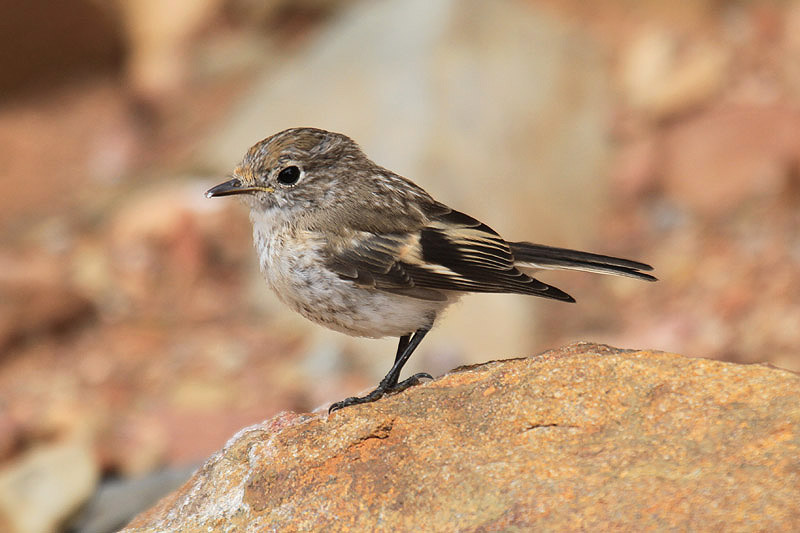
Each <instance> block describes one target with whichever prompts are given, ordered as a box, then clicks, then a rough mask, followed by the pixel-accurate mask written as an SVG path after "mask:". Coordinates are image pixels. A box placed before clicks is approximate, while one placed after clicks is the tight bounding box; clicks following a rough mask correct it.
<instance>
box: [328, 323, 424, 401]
mask: <svg viewBox="0 0 800 533" xmlns="http://www.w3.org/2000/svg"><path fill="white" fill-rule="evenodd" d="M426 333H428V330H427V329H418V330H417V331H416V332H415V333H414V335H413V336H411V335H403V336H402V337H400V342H399V343H398V344H397V355H396V356H395V359H394V364H393V365H392V368H391V370H389V372H388V373H387V374H386V376H384V378H383V379H382V380H381V382H380V383H379V384H378V387H377V388H376V389H375V390H373V391H372V392H370V393H369V394H367V395H366V396H351V397H350V398H345V399H344V400H342V401H340V402H336V403H334V404H333V405H331V406H330V408H329V409H328V413H332V412H334V411H338V410H339V409H341V408H343V407H348V406H350V405H356V404H359V403H369V402H374V401H375V400H378V399H380V398H382V397H383V396H384V395H386V394H388V393H390V392H391V393H396V392H401V391H404V390H406V389H407V388H409V387H412V386H414V385H417V384H418V383H419V381H420V380H421V379H422V378H428V379H433V377H432V376H431V375H430V374H427V373H425V372H420V373H418V374H414V375H413V376H411V377H410V378H408V379H405V380H403V381H400V382H399V383H398V381H399V379H400V371H401V370H403V365H405V364H406V362H407V361H408V358H409V357H411V354H412V353H414V350H416V348H417V346H419V343H420V342H421V341H422V338H423V337H424V336H425V334H426Z"/></svg>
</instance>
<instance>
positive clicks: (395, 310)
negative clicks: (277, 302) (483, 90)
mask: <svg viewBox="0 0 800 533" xmlns="http://www.w3.org/2000/svg"><path fill="white" fill-rule="evenodd" d="M231 194H239V195H243V196H242V197H243V198H244V199H245V202H246V203H247V205H248V206H249V207H250V218H251V220H252V222H253V237H254V241H255V246H256V249H257V251H258V253H259V259H260V264H261V270H262V272H263V274H264V277H265V279H266V281H267V283H268V284H269V285H270V286H271V287H272V289H273V290H274V291H275V292H276V293H277V295H278V297H279V298H280V299H281V300H282V301H283V302H285V303H286V304H287V305H288V306H289V307H291V308H292V309H294V310H295V311H297V312H299V313H301V314H302V315H303V316H305V317H306V318H309V319H310V320H313V321H315V322H317V323H320V324H322V325H324V326H327V327H329V328H332V329H335V330H337V331H341V332H344V333H348V334H350V335H356V336H365V337H385V336H396V337H400V343H399V346H398V351H397V354H396V357H395V364H394V366H393V367H392V369H391V370H390V371H389V373H388V374H387V375H386V377H385V378H384V379H383V380H382V381H381V384H380V385H379V386H378V388H377V389H376V390H375V391H373V392H372V393H370V394H369V395H367V396H364V397H361V398H348V399H346V400H344V401H342V402H338V403H336V404H334V405H333V406H332V407H331V410H335V409H338V408H341V407H344V406H347V405H352V404H355V403H363V402H365V401H373V400H375V399H377V398H380V397H381V396H382V395H383V394H385V393H386V392H393V391H397V390H402V389H404V388H406V387H408V386H410V385H413V384H414V383H417V382H418V380H419V378H420V377H421V376H423V375H416V376H412V377H411V378H409V379H407V380H406V381H404V382H402V383H398V378H399V374H400V370H401V369H402V366H403V365H404V364H405V362H406V361H407V360H408V358H409V357H410V355H411V353H412V352H413V351H414V349H415V348H416V346H417V345H418V344H419V342H420V341H421V340H422V337H424V335H425V334H426V333H427V332H428V330H430V328H431V327H433V324H434V321H435V319H436V317H437V316H438V315H439V313H441V311H442V310H443V309H444V308H445V307H447V306H448V305H450V304H451V303H453V302H454V301H455V300H457V299H458V298H459V297H460V296H461V295H462V294H464V293H468V292H507V293H517V294H530V295H534V296H542V297H545V298H552V299H556V300H562V301H567V302H573V301H574V300H573V299H572V297H571V296H569V295H568V294H567V293H565V292H563V291H561V290H560V289H557V288H555V287H553V286H551V285H548V284H546V283H543V282H541V281H539V280H537V279H535V278H533V277H532V275H531V274H532V273H533V271H535V270H539V269H573V270H585V271H589V272H597V273H603V274H615V275H621V276H629V277H633V278H638V279H643V280H648V281H653V280H655V278H654V277H653V276H651V275H649V274H646V273H644V272H642V271H645V270H651V267H650V266H649V265H646V264H644V263H639V262H636V261H629V260H627V259H620V258H616V257H610V256H604V255H598V254H591V253H587V252H579V251H575V250H567V249H563V248H554V247H550V246H544V245H537V244H532V243H527V242H506V241H505V240H503V238H502V237H500V236H499V235H498V234H497V233H496V232H495V231H494V230H492V229H491V228H490V227H489V226H487V225H486V224H483V223H482V222H480V221H478V220H475V219H474V218H472V217H470V216H468V215H465V214H464V213H460V212H458V211H455V210H453V209H451V208H449V207H447V206H446V205H444V204H442V203H440V202H438V201H436V200H434V199H433V198H432V197H431V196H430V195H429V194H428V193H427V192H425V191H424V190H423V189H422V188H420V187H419V186H417V185H416V184H414V183H413V182H411V181H410V180H408V179H406V178H403V177H402V176H398V175H397V174H394V173H393V172H391V171H389V170H386V169H385V168H382V167H380V166H378V165H376V164H375V163H373V162H372V161H370V160H369V159H368V158H367V157H366V156H365V155H364V153H363V152H362V151H361V149H360V148H359V147H358V145H356V143H355V142H353V141H352V140H351V139H350V138H348V137H346V136H344V135H341V134H338V133H332V132H327V131H324V130H319V129H314V128H296V129H290V130H286V131H283V132H280V133H277V134H275V135H273V136H272V137H268V138H267V139H264V140H263V141H261V142H259V143H258V144H256V145H255V146H253V147H252V148H250V150H248V152H247V154H246V155H245V157H244V159H243V160H242V163H241V164H240V165H239V166H238V167H236V169H235V170H234V172H233V177H232V178H231V179H230V180H229V181H227V182H225V183H222V184H220V185H218V186H216V187H214V188H212V189H210V190H209V191H208V193H207V195H208V196H209V197H212V196H226V195H231ZM412 335H413V336H412ZM424 376H427V375H426V374H424Z"/></svg>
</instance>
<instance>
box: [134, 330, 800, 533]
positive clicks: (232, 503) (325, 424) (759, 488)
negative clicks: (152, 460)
mask: <svg viewBox="0 0 800 533" xmlns="http://www.w3.org/2000/svg"><path fill="white" fill-rule="evenodd" d="M798 390H800V376H798V375H796V374H794V373H791V372H788V371H784V370H780V369H776V368H772V367H767V366H758V365H737V364H732V363H723V362H719V361H712V360H705V359H691V358H686V357H682V356H679V355H674V354H668V353H660V352H650V351H630V350H618V349H615V348H611V347H608V346H602V345H594V344H585V343H579V344H574V345H571V346H566V347H564V348H561V349H559V350H555V351H551V352H547V353H544V354H542V355H539V356H536V357H530V358H526V359H512V360H506V361H494V362H489V363H486V364H482V365H477V366H473V367H466V368H461V369H458V370H456V371H453V372H452V373H450V374H447V375H445V376H444V377H442V378H440V379H437V380H435V381H433V382H431V383H426V384H424V385H421V386H418V387H414V388H412V389H410V390H408V391H406V392H404V393H402V394H399V395H395V396H391V397H388V398H385V399H383V400H381V401H379V402H376V403H372V404H367V405H363V406H355V407H351V408H348V409H345V410H342V411H338V412H336V413H334V414H333V415H331V416H326V415H324V414H295V413H282V414H280V415H278V416H276V417H274V418H272V419H271V420H269V421H266V422H263V423H261V424H258V425H255V426H251V427H248V428H245V429H243V430H242V431H240V432H239V433H238V434H237V435H235V436H234V437H233V438H232V439H231V440H230V441H229V442H228V443H227V444H226V445H225V447H224V448H223V449H222V450H221V451H219V452H218V453H216V454H215V455H213V456H212V457H211V458H210V459H209V460H208V461H207V462H206V464H205V465H204V466H203V467H202V468H201V469H200V470H199V471H198V472H197V473H196V474H195V475H194V476H193V477H192V478H191V479H190V480H189V481H188V482H187V483H186V484H185V485H183V487H181V488H180V489H179V490H178V491H177V492H175V493H173V494H172V495H170V496H168V497H166V498H164V499H163V500H162V501H161V502H160V503H159V504H158V505H156V506H155V507H154V508H152V509H150V510H149V511H146V512H145V513H143V514H141V515H140V516H138V517H137V518H136V519H135V520H134V521H133V522H132V523H131V524H130V525H129V526H128V529H126V530H125V531H129V532H133V531H139V532H143V531H233V530H237V531H288V530H292V531H298V530H300V531H345V530H348V531H375V530H388V529H391V530H393V531H420V530H425V531H507V530H531V529H534V530H548V531H562V530H572V531H574V530H588V531H602V530H611V529H615V530H631V531H641V530H670V529H694V530H711V529H718V528H719V527H720V526H724V528H725V529H731V530H742V529H747V530H770V531H789V530H796V529H797V528H798V527H800V508H798V506H797V502H798V501H800V463H799V462H798V457H800V402H798Z"/></svg>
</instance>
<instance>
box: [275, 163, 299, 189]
mask: <svg viewBox="0 0 800 533" xmlns="http://www.w3.org/2000/svg"><path fill="white" fill-rule="evenodd" d="M299 179H300V169H299V168H297V167H296V166H294V165H292V166H290V167H286V168H284V169H283V170H281V171H280V172H279V173H278V183H280V184H281V185H294V184H295V183H297V180H299Z"/></svg>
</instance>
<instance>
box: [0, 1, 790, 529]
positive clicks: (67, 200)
mask: <svg viewBox="0 0 800 533" xmlns="http://www.w3.org/2000/svg"><path fill="white" fill-rule="evenodd" d="M0 13H2V16H1V17H0V41H2V45H0V531H13V532H17V531H20V532H22V531H24V532H29V531H30V532H34V531H65V530H66V531H98V532H99V531H108V530H112V529H113V528H115V527H118V526H120V525H121V524H122V523H124V522H125V521H126V520H127V519H128V518H129V517H130V514H131V513H135V512H136V511H138V510H139V509H140V508H142V507H147V506H149V505H150V504H151V503H152V502H153V501H154V500H155V499H156V498H158V497H159V495H160V494H162V493H163V492H164V491H167V490H169V489H170V488H171V487H174V486H176V485H177V484H180V483H182V481H183V480H184V479H185V478H186V477H187V476H188V475H189V473H190V472H191V469H192V468H193V467H194V466H196V465H197V464H198V463H199V462H200V461H202V460H203V458H205V457H207V456H208V455H209V454H210V453H212V452H213V451H214V450H216V449H218V448H219V447H220V446H221V445H223V444H224V442H225V441H226V439H228V438H229V437H230V436H232V435H233V434H234V433H235V432H236V431H237V430H238V429H240V428H242V427H244V426H246V425H248V424H252V423H255V422H258V421H260V420H263V419H265V418H268V417H270V416H272V415H273V414H275V413H277V412H278V411H281V410H286V409H291V410H311V409H313V408H315V407H317V406H320V405H322V404H324V403H326V402H330V401H335V400H339V399H341V398H343V397H345V396H348V395H352V394H355V393H357V392H359V391H362V390H365V389H368V388H371V387H372V386H374V384H375V383H376V382H377V380H379V379H380V377H382V376H383V374H384V373H385V372H386V370H388V368H389V366H390V363H391V361H392V356H393V354H394V349H395V343H396V340H394V339H389V340H384V341H374V340H358V339H350V338H348V337H345V336H343V335H340V334H337V333H333V332H327V331H324V330H323V329H322V328H320V327H318V326H315V325H312V324H310V323H307V322H305V321H304V320H303V319H301V318H300V317H298V316H294V315H293V314H292V313H291V312H290V311H288V310H287V309H286V308H284V307H283V306H282V305H281V304H279V303H278V302H277V301H276V300H275V298H274V297H273V296H272V294H271V293H270V292H269V290H268V289H267V287H266V285H265V284H264V283H263V281H262V280H261V277H260V274H259V273H258V270H257V262H256V258H255V253H254V251H253V249H252V244H251V240H250V231H251V230H250V225H249V222H248V219H247V212H246V209H245V208H244V207H243V206H242V205H240V204H239V203H238V202H237V201H235V200H232V199H214V200H208V199H206V198H204V196H203V192H204V191H205V190H206V189H207V188H208V187H210V186H212V185H215V184H216V183H219V182H220V181H223V180H224V179H226V175H227V173H228V172H230V170H231V169H232V168H233V167H234V166H235V164H236V163H237V161H238V160H239V158H240V157H241V156H242V155H243V154H244V152H245V151H246V150H247V148H248V147H249V146H250V145H252V144H254V143H255V142H257V141H258V140H260V139H262V138H264V137H266V136H268V135H271V134H273V133H275V132H277V131H279V130H281V129H284V128H287V127H292V126H316V127H321V128H324V129H330V130H334V131H340V132H342V133H345V134H347V135H349V136H351V137H353V138H354V139H355V140H356V141H357V142H359V143H360V144H361V146H362V147H363V148H364V150H365V151H366V153H367V154H368V155H369V156H370V157H371V158H372V159H373V160H375V161H376V162H377V163H379V164H381V165H383V166H386V167H388V168H390V169H392V170H394V171H396V172H398V173H400V174H403V175H405V176H407V177H410V178H412V179H413V180H415V181H416V182H417V183H419V184H420V185H422V186H423V187H424V188H426V189H427V190H428V191H429V192H431V193H432V194H433V195H434V196H436V197H438V198H439V199H440V200H442V201H444V202H445V203H448V204H450V205H452V206H453V207H455V208H457V209H460V210H463V211H467V212H469V213H471V214H472V215H474V216H476V217H477V218H479V219H481V220H483V221H485V222H487V223H488V224H489V225H491V226H492V227H494V228H495V229H496V230H498V231H499V232H500V233H501V234H503V235H504V236H505V237H507V238H508V239H513V240H531V241H534V242H540V243H546V244H552V245H557V246H565V247H570V248H580V249H586V250H590V251H595V252H599V253H607V254H612V255H620V256H623V257H629V258H632V259H637V260H641V261H644V262H647V263H650V264H652V265H654V266H655V268H656V274H657V275H658V277H659V278H660V280H661V281H659V282H658V283H656V284H647V283H641V282H637V281H635V280H630V279H617V278H609V277H602V276H595V275H589V274H582V273H544V274H543V275H542V276H540V277H541V278H542V279H543V280H545V281H548V282H550V283H553V284H555V285H557V286H559V287H561V288H562V289H565V290H566V291H568V292H569V293H571V294H572V295H573V296H575V297H576V299H577V300H578V303H577V304H576V305H565V304H561V303H558V302H549V301H537V300H536V299H533V298H523V297H520V296H504V295H479V296H472V297H468V298H465V299H464V300H463V301H462V302H461V303H460V304H459V305H458V306H455V307H454V308H453V309H452V310H451V311H449V312H448V313H447V315H446V316H445V317H444V319H443V320H442V322H441V323H440V326H439V327H438V328H436V329H434V331H433V332H432V333H431V334H430V335H429V336H428V337H427V338H426V340H425V343H423V344H422V346H421V348H420V350H418V352H417V353H416V354H415V357H414V358H412V360H411V363H410V364H409V365H408V366H409V370H410V371H411V370H413V371H419V370H426V371H428V372H431V373H432V374H434V375H437V374H441V373H444V372H446V371H448V370H449V369H451V368H453V367H455V366H458V365H461V364H468V363H475V362H480V361H486V360H489V359H499V358H509V357H519V356H526V355H532V354H536V353H539V352H542V351H544V350H547V349H549V348H553V347H556V346H559V345H561V344H564V343H567V342H571V341H576V340H586V341H593V342H604V343H610V344H613V345H616V346H618V347H621V348H650V349H659V350H666V351H673V352H678V353H681V354H685V355H689V356H697V357H708V358H715V359H722V360H727V361H734V362H739V363H770V364H773V365H776V366H780V367H783V368H786V369H791V370H794V371H800V353H799V352H798V346H800V268H799V267H800V230H799V229H798V228H800V209H799V208H800V1H777V0H775V1H766V0H764V1H756V0H753V1H725V0H695V1H693V2H672V1H666V0H644V1H642V0H638V1H633V0H595V1H593V2H583V1H581V0H503V1H495V2H482V1H480V0H460V1H456V0H435V1H431V0H380V1H366V0H361V1H358V0H296V1H288V0H266V1H265V0H259V1H256V0H172V1H170V2H160V1H157V0H116V1H113V2H100V1H92V0H71V1H68V2H50V1H46V0H29V1H27V2H11V1H9V0H0Z"/></svg>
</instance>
